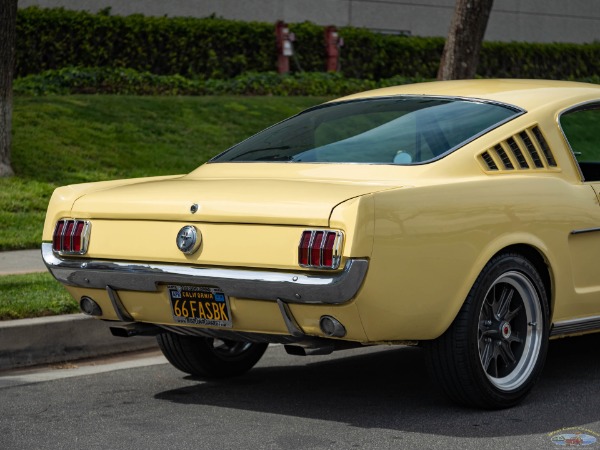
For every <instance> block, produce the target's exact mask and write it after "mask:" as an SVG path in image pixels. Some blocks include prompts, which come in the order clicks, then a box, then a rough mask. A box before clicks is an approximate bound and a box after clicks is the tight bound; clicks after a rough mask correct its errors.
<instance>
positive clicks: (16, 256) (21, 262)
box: [0, 248, 46, 275]
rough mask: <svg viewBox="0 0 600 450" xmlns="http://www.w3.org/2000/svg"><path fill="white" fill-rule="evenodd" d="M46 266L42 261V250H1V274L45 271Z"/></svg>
mask: <svg viewBox="0 0 600 450" xmlns="http://www.w3.org/2000/svg"><path fill="white" fill-rule="evenodd" d="M45 271H46V266H44V262H43V261H42V251H41V250H40V249H39V248H38V249H35V250H17V251H14V252H0V275H12V274H20V273H33V272H45Z"/></svg>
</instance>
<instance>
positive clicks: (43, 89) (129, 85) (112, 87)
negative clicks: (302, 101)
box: [13, 67, 425, 97]
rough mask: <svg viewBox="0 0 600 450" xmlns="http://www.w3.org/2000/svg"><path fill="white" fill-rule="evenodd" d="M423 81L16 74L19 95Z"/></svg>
mask: <svg viewBox="0 0 600 450" xmlns="http://www.w3.org/2000/svg"><path fill="white" fill-rule="evenodd" d="M419 81H425V80H424V79H421V78H405V77H400V76H397V77H393V78H388V79H385V80H379V81H374V80H367V79H362V80H361V79H353V78H345V77H344V76H342V75H340V74H337V73H324V72H302V73H295V74H289V75H279V74H277V73H274V72H261V73H256V72H248V73H245V74H243V75H239V76H237V77H234V78H230V79H226V80H223V79H209V80H203V79H190V78H185V77H182V76H181V75H156V74H152V73H150V72H138V71H135V70H133V69H114V68H106V67H102V68H83V69H82V68H74V67H69V68H64V69H59V70H49V71H46V72H43V73H41V74H35V75H28V76H26V77H23V78H17V79H16V80H15V82H14V86H13V87H14V92H15V94H18V95H34V96H35V95H49V94H58V95H66V94H127V95H279V96H290V95H305V96H318V97H326V96H329V97H339V96H342V95H347V94H351V93H355V92H360V91H365V90H368V89H374V88H377V87H384V86H395V85H399V84H407V83H415V82H419Z"/></svg>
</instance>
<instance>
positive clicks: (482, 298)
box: [424, 253, 549, 409]
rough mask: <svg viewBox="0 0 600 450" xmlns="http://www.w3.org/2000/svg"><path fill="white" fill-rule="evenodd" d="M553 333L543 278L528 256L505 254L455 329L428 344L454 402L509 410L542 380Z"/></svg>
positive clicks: (483, 278) (487, 272) (433, 368)
mask: <svg viewBox="0 0 600 450" xmlns="http://www.w3.org/2000/svg"><path fill="white" fill-rule="evenodd" d="M548 336H549V308H548V296H547V293H546V290H545V288H544V283H543V281H542V279H541V278H540V276H539V274H538V272H537V270H536V269H535V267H534V266H533V264H531V263H530V262H529V261H528V260H527V259H526V258H524V257H523V256H521V255H519V254H513V253H504V254H500V255H498V256H496V257H494V258H493V259H492V260H491V261H490V262H489V263H488V264H487V265H486V266H485V268H484V269H483V271H482V272H481V274H480V275H479V277H478V278H477V281H476V282H475V284H474V285H473V287H472V288H471V291H470V292H469V295H468V297H467V299H466V301H465V303H464V304H463V306H462V308H461V310H460V312H459V313H458V315H457V317H456V319H455V320H454V322H453V323H452V325H451V326H450V328H449V329H448V330H447V331H446V332H445V333H444V334H443V335H442V336H440V337H439V338H437V339H435V340H433V341H429V342H426V343H425V345H424V347H425V349H426V361H427V366H428V369H429V372H430V375H431V377H432V379H433V380H434V382H437V384H438V385H439V387H440V388H441V389H442V391H444V393H445V394H446V395H447V396H448V397H449V398H450V399H451V400H453V401H454V402H457V403H459V404H462V405H466V406H475V407H480V408H485V409H501V408H508V407H511V406H514V405H516V404H517V403H519V402H520V401H521V400H522V399H523V398H524V397H525V396H526V395H527V394H528V393H529V391H530V390H531V389H532V388H533V386H534V384H535V383H536V382H537V380H538V378H539V376H540V374H541V372H542V369H543V366H544V362H545V359H546V353H547V349H548Z"/></svg>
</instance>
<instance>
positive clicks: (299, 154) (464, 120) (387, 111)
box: [212, 96, 521, 165]
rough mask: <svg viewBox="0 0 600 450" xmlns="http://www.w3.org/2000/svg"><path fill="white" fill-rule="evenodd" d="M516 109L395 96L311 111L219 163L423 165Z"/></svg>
mask: <svg viewBox="0 0 600 450" xmlns="http://www.w3.org/2000/svg"><path fill="white" fill-rule="evenodd" d="M520 112H521V111H520V110H518V109H516V108H514V107H510V106H506V105H498V104H495V103H486V102H478V101H469V100H457V99H447V98H433V97H412V96H411V97H389V98H377V99H368V100H357V101H349V102H340V103H331V104H326V105H323V106H319V107H316V108H313V109H309V110H307V111H305V112H303V113H300V114H298V115H297V116H294V117H292V118H290V119H287V120H285V121H283V122H281V123H279V124H277V125H274V126H272V127H270V128H268V129H266V130H264V131H262V132H260V133H258V134H256V135H254V136H252V137H251V138H249V139H247V140H245V141H243V142H241V143H240V144H237V145H235V146H234V147H232V148H231V149H229V150H227V151H226V152H224V153H222V154H220V155H218V156H216V157H215V158H213V160H212V162H236V161H239V162H248V161H260V162H269V161H274V162H275V161H277V162H281V161H284V162H316V163H327V162H335V163H377V164H403V165H406V164H421V163H424V162H428V161H431V160H434V159H437V158H439V157H441V156H443V155H445V154H447V153H449V152H451V151H453V150H455V149H457V148H459V147H461V146H463V145H465V144H466V143H467V142H469V141H471V140H473V139H474V138H476V137H477V136H479V135H481V134H482V133H484V132H486V131H489V130H490V129H492V128H494V127H496V126H498V125H499V124H501V123H503V122H505V121H507V120H509V119H510V118H512V117H514V116H516V115H518V114H519V113H520Z"/></svg>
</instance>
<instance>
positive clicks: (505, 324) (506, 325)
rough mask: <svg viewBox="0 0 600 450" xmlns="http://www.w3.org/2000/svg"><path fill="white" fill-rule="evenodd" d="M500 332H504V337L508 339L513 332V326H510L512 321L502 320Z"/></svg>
mask: <svg viewBox="0 0 600 450" xmlns="http://www.w3.org/2000/svg"><path fill="white" fill-rule="evenodd" d="M500 333H502V337H503V338H504V339H508V338H509V337H510V335H511V334H512V328H511V326H510V323H508V322H502V324H501V325H500Z"/></svg>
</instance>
